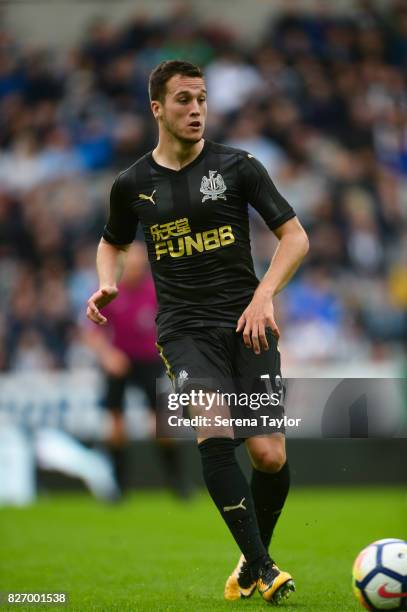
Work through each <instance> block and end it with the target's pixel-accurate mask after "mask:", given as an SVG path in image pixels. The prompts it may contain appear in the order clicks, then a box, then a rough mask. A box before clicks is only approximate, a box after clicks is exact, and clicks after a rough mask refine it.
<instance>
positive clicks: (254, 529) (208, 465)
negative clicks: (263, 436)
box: [199, 438, 268, 576]
mask: <svg viewBox="0 0 407 612" xmlns="http://www.w3.org/2000/svg"><path fill="white" fill-rule="evenodd" d="M235 448H236V442H235V440H232V439H231V438H210V439H207V440H204V441H203V442H201V443H200V444H199V450H200V453H201V458H202V468H203V476H204V479H205V483H206V486H207V488H208V491H209V493H210V495H211V497H212V499H213V501H214V502H215V504H216V506H217V508H218V510H219V512H220V513H221V515H222V518H223V520H224V521H225V523H226V524H227V526H228V528H229V530H230V531H231V533H232V535H233V537H234V539H235V541H236V543H237V545H238V546H239V548H240V550H241V551H242V553H243V555H244V556H245V558H246V560H247V562H248V564H249V566H250V569H251V572H252V575H253V576H257V573H258V569H259V567H260V566H261V565H262V563H263V562H264V560H265V559H267V558H268V555H267V551H266V548H265V547H264V544H263V542H262V539H261V536H260V532H259V527H258V524H257V519H256V513H255V508H254V504H253V499H252V494H251V491H250V487H249V485H248V483H247V481H246V479H245V477H244V475H243V473H242V471H241V469H240V466H239V464H238V462H237V460H236V457H235Z"/></svg>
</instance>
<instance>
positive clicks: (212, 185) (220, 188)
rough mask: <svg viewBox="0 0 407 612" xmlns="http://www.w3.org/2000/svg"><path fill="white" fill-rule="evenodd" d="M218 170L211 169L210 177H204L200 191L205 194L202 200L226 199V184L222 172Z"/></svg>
mask: <svg viewBox="0 0 407 612" xmlns="http://www.w3.org/2000/svg"><path fill="white" fill-rule="evenodd" d="M217 172H218V171H217V170H209V178H208V177H207V176H203V177H202V181H201V188H200V190H199V191H200V192H201V193H203V194H204V197H203V198H202V202H205V201H206V200H212V201H214V200H226V196H225V195H224V194H225V191H226V185H225V181H224V180H223V177H222V175H221V174H218V175H217V176H216V174H217Z"/></svg>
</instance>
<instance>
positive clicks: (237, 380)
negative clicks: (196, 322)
mask: <svg viewBox="0 0 407 612" xmlns="http://www.w3.org/2000/svg"><path fill="white" fill-rule="evenodd" d="M266 335H267V341H268V344H269V350H268V351H264V350H262V351H261V353H260V354H259V355H256V354H255V353H254V351H253V349H249V348H247V347H246V346H245V344H244V342H243V335H242V333H239V334H237V333H236V332H235V330H234V329H232V328H217V327H216V328H215V327H213V328H208V329H205V330H202V329H197V330H188V331H185V332H184V333H183V334H182V335H181V334H179V335H174V336H172V337H171V338H168V339H166V340H165V341H163V342H162V343H161V344H160V345H158V348H159V350H160V354H161V357H162V359H163V361H164V363H165V365H166V367H167V374H168V375H169V377H170V378H171V380H172V382H173V387H174V391H175V392H176V393H188V392H190V390H191V389H194V388H198V387H199V388H204V389H207V390H210V391H212V392H213V391H215V392H216V391H218V390H219V391H220V392H222V393H225V392H226V393H236V394H237V395H238V396H239V398H240V397H242V396H250V397H254V396H255V395H259V394H263V395H264V394H266V393H268V394H271V393H272V394H274V396H277V395H278V397H279V403H278V404H276V405H273V406H272V407H270V406H268V408H267V410H268V414H271V415H272V416H273V417H275V419H278V420H279V421H280V420H282V419H283V417H284V406H283V396H284V388H283V383H282V379H281V361H280V352H279V350H278V344H277V340H276V338H275V336H274V335H273V334H272V333H271V330H269V329H268V330H267V332H266ZM248 408H249V409H248ZM258 408H261V407H258ZM258 408H255V409H254V411H253V408H252V406H250V407H246V406H243V407H242V406H240V405H239V406H237V407H236V406H235V407H234V412H233V415H236V416H254V415H259V414H260V413H261V410H259V409H258ZM274 431H278V432H281V433H284V432H285V428H284V425H281V424H280V425H279V426H272V427H268V428H267V431H266V430H264V433H270V432H274ZM259 433H260V432H258V433H257V435H259Z"/></svg>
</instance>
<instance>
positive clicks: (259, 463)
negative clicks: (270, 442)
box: [252, 448, 286, 474]
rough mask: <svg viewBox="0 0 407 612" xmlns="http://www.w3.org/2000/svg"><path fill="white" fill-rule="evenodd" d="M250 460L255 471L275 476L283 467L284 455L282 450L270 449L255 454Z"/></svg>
mask: <svg viewBox="0 0 407 612" xmlns="http://www.w3.org/2000/svg"><path fill="white" fill-rule="evenodd" d="M252 459H253V463H254V467H255V469H256V470H259V471H260V472H269V473H271V474H275V473H277V472H279V471H280V470H281V468H282V467H283V466H284V464H285V462H286V454H285V450H284V449H283V448H272V449H267V450H265V451H261V452H259V453H257V454H256V455H255V456H254V457H252Z"/></svg>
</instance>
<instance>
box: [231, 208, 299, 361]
mask: <svg viewBox="0 0 407 612" xmlns="http://www.w3.org/2000/svg"><path fill="white" fill-rule="evenodd" d="M273 232H274V234H275V235H276V236H277V238H278V240H279V242H278V246H277V249H276V251H275V253H274V256H273V259H272V261H271V264H270V267H269V269H268V270H267V272H266V274H265V275H264V277H263V279H262V281H261V283H260V284H259V286H258V287H257V289H256V291H255V293H254V295H253V298H252V301H251V302H250V304H249V305H248V307H247V308H246V310H245V311H244V312H243V314H242V315H241V317H240V319H239V321H238V323H237V329H236V331H237V332H241V331H243V340H244V343H245V345H246V346H247V347H248V348H253V350H254V352H255V353H256V354H259V353H260V350H261V348H263V349H265V350H267V349H268V342H267V338H266V328H267V327H270V328H271V330H272V332H273V334H275V336H277V338H278V337H279V336H280V331H279V329H278V326H277V323H276V321H275V318H274V306H273V298H274V296H275V295H276V294H277V293H278V292H279V291H281V289H283V287H285V285H286V284H287V283H288V282H289V280H290V279H291V278H292V276H293V275H294V273H295V272H296V270H297V268H298V267H299V265H300V263H301V261H302V260H303V259H304V257H305V255H306V254H307V252H308V248H309V243H308V237H307V234H306V233H305V230H304V229H303V227H302V225H301V224H300V222H299V221H298V219H297V217H293V218H292V219H290V220H289V221H286V222H285V223H283V224H282V225H280V226H279V227H277V228H276V229H274V230H273Z"/></svg>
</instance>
